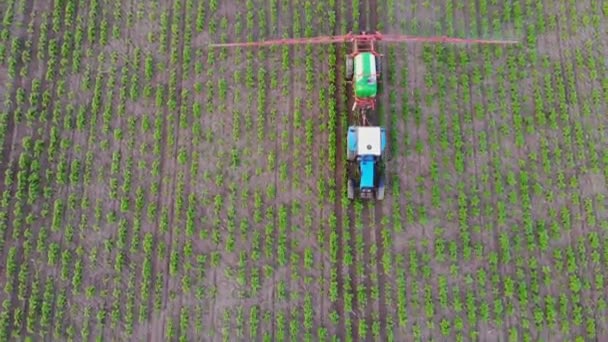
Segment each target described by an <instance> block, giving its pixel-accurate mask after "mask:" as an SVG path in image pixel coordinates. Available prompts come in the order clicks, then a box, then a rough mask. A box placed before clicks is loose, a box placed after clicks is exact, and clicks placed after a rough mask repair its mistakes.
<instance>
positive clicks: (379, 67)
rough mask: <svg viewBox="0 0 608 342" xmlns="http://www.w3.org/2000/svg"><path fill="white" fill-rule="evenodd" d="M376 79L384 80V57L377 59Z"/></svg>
mask: <svg viewBox="0 0 608 342" xmlns="http://www.w3.org/2000/svg"><path fill="white" fill-rule="evenodd" d="M376 79H377V80H378V81H379V80H380V79H382V57H380V56H377V57H376Z"/></svg>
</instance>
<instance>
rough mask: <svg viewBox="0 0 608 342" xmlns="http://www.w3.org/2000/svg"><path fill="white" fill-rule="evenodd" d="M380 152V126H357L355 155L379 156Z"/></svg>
mask: <svg viewBox="0 0 608 342" xmlns="http://www.w3.org/2000/svg"><path fill="white" fill-rule="evenodd" d="M381 154H382V138H381V130H380V127H365V126H363V127H357V155H360V156H364V155H372V156H379V155H381Z"/></svg>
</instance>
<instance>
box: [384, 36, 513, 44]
mask: <svg viewBox="0 0 608 342" xmlns="http://www.w3.org/2000/svg"><path fill="white" fill-rule="evenodd" d="M380 36H381V38H379V39H378V40H381V41H383V42H387V43H452V44H499V45H506V44H517V43H519V42H518V41H516V40H492V39H467V38H455V37H448V36H436V37H418V36H407V35H399V34H382V35H380Z"/></svg>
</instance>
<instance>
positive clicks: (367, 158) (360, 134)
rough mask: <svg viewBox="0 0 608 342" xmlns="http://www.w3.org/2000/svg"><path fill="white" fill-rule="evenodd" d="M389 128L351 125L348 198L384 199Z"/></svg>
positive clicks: (348, 146)
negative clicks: (385, 157)
mask: <svg viewBox="0 0 608 342" xmlns="http://www.w3.org/2000/svg"><path fill="white" fill-rule="evenodd" d="M385 150H386V130H385V129H384V128H382V127H377V126H351V127H349V128H348V136H347V152H346V156H347V160H348V162H349V167H348V198H349V199H354V198H355V194H358V195H359V197H360V198H362V199H374V198H375V199H377V200H382V199H384V185H385V174H384V156H385Z"/></svg>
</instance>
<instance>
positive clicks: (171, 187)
mask: <svg viewBox="0 0 608 342" xmlns="http://www.w3.org/2000/svg"><path fill="white" fill-rule="evenodd" d="M185 8H186V4H181V8H180V10H181V12H182V13H181V16H180V17H178V18H180V20H179V26H180V32H183V29H184V24H185V23H184V22H185V20H183V19H181V18H183V17H184V15H185ZM168 18H169V19H168V22H169V25H168V26H169V27H171V26H172V25H173V20H174V19H175V5H172V6H171V7H170V9H169V16H168ZM178 39H179V44H178V46H177V49H178V57H177V62H176V63H177V65H178V66H177V77H176V78H177V80H178V81H177V84H176V91H175V95H176V97H177V98H176V108H181V101H182V98H181V93H182V82H183V81H182V77H183V70H182V64H183V50H184V41H183V36H181V37H179V38H178ZM172 44H173V34H170V35H168V37H167V45H168V46H169V49H170V46H171V45H172ZM169 59H170V57H169ZM168 110H169V109H168V108H166V107H165V110H164V112H165V117H166V116H167V114H168ZM163 121H164V122H163V127H165V128H167V129H166V130H163V132H164V133H163V137H162V139H163V140H164V141H165V143H164V144H163V145H162V146H163V147H162V152H161V156H167V155H165V152H167V149H166V148H165V144H166V142H167V135H168V132H167V131H168V129H169V127H168V125H167V121H168V120H166V119H165V120H163ZM173 129H174V137H175V142H174V146H173V151H172V152H173V153H172V154H170V157H169V158H167V159H168V162H167V163H165V161H164V160H165V158H164V157H163V158H161V162H160V164H161V165H160V175H161V182H162V181H163V176H164V173H163V172H165V171H168V170H170V171H172V172H173V175H172V177H171V184H167V185H165V186H164V187H165V189H164V191H163V185H162V184H161V191H159V193H158V203H159V204H163V202H164V201H163V199H166V200H167V201H169V200H170V199H172V198H173V197H174V194H175V183H176V178H177V172H175V171H176V158H177V149H178V146H179V134H178V133H179V117H178V118H177V120H175V127H174V128H173ZM165 167H167V168H166V169H165ZM167 191H168V192H169V193H168V194H167V193H166V192H167ZM163 193H166V195H164V196H162V195H161V194H163ZM174 203H175V202H174V201H173V202H172V203H168V207H169V213H168V217H169V220H168V221H169V227H171V228H169V233H168V234H169V237H168V243H167V249H166V253H167V255H166V256H165V257H166V260H164V263H165V270H166V273H165V275H164V279H163V282H164V286H163V293H162V296H163V299H162V308H161V311H164V310H167V307H168V305H167V304H168V303H167V301H168V297H169V285H170V279H171V276H170V275H169V272H168V270H169V268H170V262H171V252H172V250H173V228H172V227H173V222H174V210H175V207H174ZM157 208H158V209H159V210H160V212H159V213H158V214H157V216H156V218H157V227H158V223H159V222H158V221H159V218H160V213H162V206H158V207H157ZM167 319H171V315H170V313H166V312H165V313H164V314H161V326H160V327H159V328H160V330H161V336H163V337H164V336H165V327H166V326H167V324H166V322H167ZM151 334H152V331H149V332H148V340H150V337H151Z"/></svg>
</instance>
